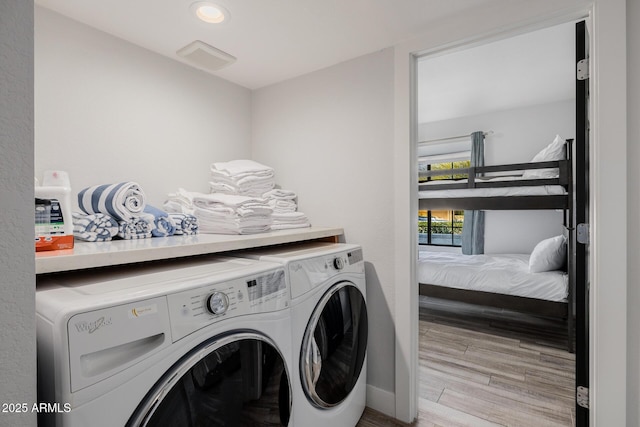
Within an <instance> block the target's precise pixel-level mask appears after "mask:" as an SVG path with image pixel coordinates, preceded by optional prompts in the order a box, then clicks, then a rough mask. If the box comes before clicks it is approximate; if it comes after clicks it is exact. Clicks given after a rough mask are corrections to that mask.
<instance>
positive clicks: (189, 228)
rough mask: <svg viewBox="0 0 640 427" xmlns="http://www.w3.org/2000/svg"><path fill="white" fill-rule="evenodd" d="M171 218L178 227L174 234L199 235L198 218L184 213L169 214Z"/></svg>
mask: <svg viewBox="0 0 640 427" xmlns="http://www.w3.org/2000/svg"><path fill="white" fill-rule="evenodd" d="M169 217H170V218H171V219H172V220H173V223H174V224H175V225H176V229H175V231H174V233H173V234H175V235H181V234H184V235H189V234H198V218H196V217H195V216H194V215H190V214H183V213H169Z"/></svg>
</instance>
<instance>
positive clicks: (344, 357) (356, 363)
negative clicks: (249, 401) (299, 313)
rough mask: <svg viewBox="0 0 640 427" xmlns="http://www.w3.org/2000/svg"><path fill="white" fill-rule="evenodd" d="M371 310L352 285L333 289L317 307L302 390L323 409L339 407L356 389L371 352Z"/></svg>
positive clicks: (304, 347) (305, 341)
mask: <svg viewBox="0 0 640 427" xmlns="http://www.w3.org/2000/svg"><path fill="white" fill-rule="evenodd" d="M367 333H368V330H367V307H366V303H365V299H364V296H363V295H362V293H361V292H360V290H359V289H358V288H357V287H356V286H355V285H354V284H353V283H351V282H349V281H344V282H339V283H336V284H335V285H333V286H332V287H331V288H330V289H329V290H328V291H327V292H326V293H325V294H324V295H323V297H322V298H321V299H320V302H319V303H318V304H317V306H316V308H315V310H314V312H313V314H312V316H311V318H310V320H309V324H308V325H307V329H306V331H305V334H304V338H303V342H302V353H301V359H300V378H301V382H302V388H303V389H304V392H305V394H306V395H307V398H308V399H309V401H310V402H311V403H313V404H314V405H315V406H316V407H319V408H330V407H333V406H336V405H339V404H340V403H341V402H342V401H343V400H345V399H346V398H347V396H349V394H350V393H351V391H352V390H353V388H354V387H355V385H356V383H357V381H358V378H359V376H360V373H361V371H362V366H363V364H364V360H365V356H366V350H367Z"/></svg>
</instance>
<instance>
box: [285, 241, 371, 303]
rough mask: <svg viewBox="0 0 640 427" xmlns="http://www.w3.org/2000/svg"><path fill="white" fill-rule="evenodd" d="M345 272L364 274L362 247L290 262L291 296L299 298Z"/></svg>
mask: <svg viewBox="0 0 640 427" xmlns="http://www.w3.org/2000/svg"><path fill="white" fill-rule="evenodd" d="M343 273H347V274H355V275H364V259H363V256H362V249H354V250H350V251H341V252H336V253H333V254H327V255H321V256H318V257H313V258H306V259H300V260H293V261H291V262H290V263H289V283H290V284H291V298H297V297H299V296H301V295H303V294H305V293H307V292H309V291H310V290H312V289H314V288H315V287H316V286H319V285H322V284H323V283H325V282H326V281H328V280H332V279H333V278H335V276H336V275H338V274H343Z"/></svg>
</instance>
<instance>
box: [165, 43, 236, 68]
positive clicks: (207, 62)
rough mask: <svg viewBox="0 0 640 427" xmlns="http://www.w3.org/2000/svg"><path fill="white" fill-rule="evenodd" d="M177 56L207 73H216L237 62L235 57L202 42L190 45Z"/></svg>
mask: <svg viewBox="0 0 640 427" xmlns="http://www.w3.org/2000/svg"><path fill="white" fill-rule="evenodd" d="M177 54H178V55H180V56H181V57H183V58H184V59H186V60H187V61H188V62H189V63H191V65H193V66H194V67H197V68H200V69H202V70H205V71H216V70H219V69H221V68H223V67H226V66H227V65H230V64H233V63H234V62H235V61H236V57H235V56H232V55H229V54H228V53H226V52H223V51H221V50H220V49H216V48H215V47H213V46H211V45H208V44H206V43H205V42H203V41H200V40H196V41H194V42H192V43H189V44H188V45H186V46H185V47H183V48H182V49H180V50H178V52H177Z"/></svg>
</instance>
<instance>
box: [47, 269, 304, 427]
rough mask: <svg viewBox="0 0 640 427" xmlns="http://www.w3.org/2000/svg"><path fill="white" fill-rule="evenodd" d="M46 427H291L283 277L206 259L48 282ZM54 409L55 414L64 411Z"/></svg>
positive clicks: (62, 277) (287, 301)
mask: <svg viewBox="0 0 640 427" xmlns="http://www.w3.org/2000/svg"><path fill="white" fill-rule="evenodd" d="M37 286H38V288H37V292H36V311H37V337H38V389H39V392H38V394H39V400H40V402H44V403H50V404H51V405H49V407H52V408H55V407H57V408H59V410H56V411H53V412H55V413H48V414H44V413H42V414H40V415H39V417H40V418H39V425H40V426H57V427H86V426H97V427H100V426H103V427H113V426H129V427H138V426H149V427H151V426H163V427H164V426H234V427H235V426H289V425H292V424H291V423H290V419H291V409H292V400H291V388H292V385H291V381H290V378H291V354H292V350H291V333H292V332H291V326H290V325H291V319H290V298H289V295H290V292H289V288H288V286H287V281H286V280H285V274H284V271H283V268H282V266H281V265H278V264H272V263H265V262H259V261H252V260H240V259H223V258H214V257H199V258H197V259H188V260H182V261H178V260H176V261H173V262H171V261H167V262H162V263H161V264H160V263H156V264H154V265H151V266H136V267H121V268H118V269H117V270H116V269H109V270H107V271H105V270H97V271H93V272H83V273H75V274H71V273H67V274H58V275H50V276H44V277H39V278H38V282H37ZM56 404H57V405H56Z"/></svg>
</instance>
